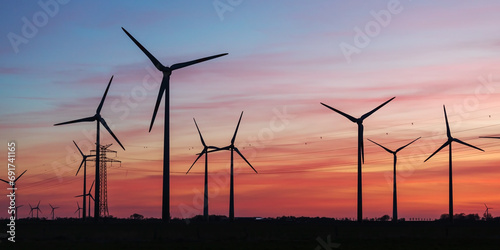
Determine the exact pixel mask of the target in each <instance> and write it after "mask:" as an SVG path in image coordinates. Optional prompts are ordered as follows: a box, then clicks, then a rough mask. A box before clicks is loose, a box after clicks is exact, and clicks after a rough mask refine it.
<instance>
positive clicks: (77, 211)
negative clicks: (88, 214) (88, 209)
mask: <svg viewBox="0 0 500 250" xmlns="http://www.w3.org/2000/svg"><path fill="white" fill-rule="evenodd" d="M76 205H77V206H78V208H77V209H76V211H75V214H76V213H78V218H81V217H82V216H81V215H80V210H82V208H81V207H80V203H78V201H77V202H76Z"/></svg>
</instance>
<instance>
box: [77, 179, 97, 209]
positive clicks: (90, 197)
mask: <svg viewBox="0 0 500 250" xmlns="http://www.w3.org/2000/svg"><path fill="white" fill-rule="evenodd" d="M94 183H95V181H93V182H92V185H91V186H90V189H89V192H88V193H83V194H81V195H77V196H75V197H83V200H85V197H87V196H88V197H89V217H90V211H92V210H90V204H91V202H90V199H92V200H94V201H95V199H94V197H93V196H92V188H93V187H94ZM83 211H85V206H83Z"/></svg>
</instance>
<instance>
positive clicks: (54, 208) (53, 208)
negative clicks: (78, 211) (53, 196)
mask: <svg viewBox="0 0 500 250" xmlns="http://www.w3.org/2000/svg"><path fill="white" fill-rule="evenodd" d="M49 206H50V208H51V209H52V211H51V212H50V214H52V220H54V218H55V213H54V210H56V209H58V208H59V207H53V206H52V205H51V204H50V203H49Z"/></svg>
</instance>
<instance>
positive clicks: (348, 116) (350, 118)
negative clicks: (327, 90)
mask: <svg viewBox="0 0 500 250" xmlns="http://www.w3.org/2000/svg"><path fill="white" fill-rule="evenodd" d="M321 105H323V106H325V107H327V108H329V109H331V110H333V111H335V112H337V113H339V114H341V115H343V116H344V117H345V118H347V119H349V120H350V121H351V122H358V119H356V118H354V117H353V116H350V115H348V114H346V113H344V112H342V111H340V110H338V109H335V108H332V107H330V106H328V105H326V104H324V103H322V102H321Z"/></svg>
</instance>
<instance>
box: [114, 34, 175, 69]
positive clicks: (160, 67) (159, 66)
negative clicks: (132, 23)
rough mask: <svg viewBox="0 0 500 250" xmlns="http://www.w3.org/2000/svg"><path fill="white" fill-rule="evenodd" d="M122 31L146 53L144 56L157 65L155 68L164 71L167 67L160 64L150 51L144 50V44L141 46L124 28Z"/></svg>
mask: <svg viewBox="0 0 500 250" xmlns="http://www.w3.org/2000/svg"><path fill="white" fill-rule="evenodd" d="M122 30H123V31H125V34H127V36H128V37H130V39H132V41H134V43H135V45H137V47H139V49H141V50H142V52H144V54H146V56H147V57H148V58H149V60H151V62H152V63H153V64H154V65H155V67H156V68H157V69H158V70H159V71H163V70H164V69H165V66H163V64H161V63H160V61H158V60H157V59H156V58H155V57H154V56H153V55H152V54H151V53H149V51H148V50H147V49H146V48H144V46H142V44H140V43H139V42H138V41H137V40H135V38H134V37H133V36H132V35H130V33H128V31H127V30H125V29H124V28H123V27H122Z"/></svg>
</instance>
